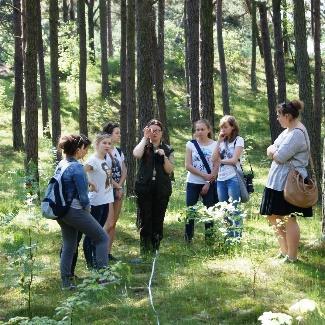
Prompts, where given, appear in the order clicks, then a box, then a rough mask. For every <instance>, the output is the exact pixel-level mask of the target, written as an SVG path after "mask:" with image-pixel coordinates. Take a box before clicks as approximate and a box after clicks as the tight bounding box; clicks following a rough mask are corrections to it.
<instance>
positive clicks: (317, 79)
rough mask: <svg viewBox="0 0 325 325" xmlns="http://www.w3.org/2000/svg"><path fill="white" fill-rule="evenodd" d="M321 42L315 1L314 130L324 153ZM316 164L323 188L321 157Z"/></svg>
mask: <svg viewBox="0 0 325 325" xmlns="http://www.w3.org/2000/svg"><path fill="white" fill-rule="evenodd" d="M320 40H321V21H320V0H314V53H315V71H314V108H315V119H314V128H315V144H319V150H318V151H317V152H321V151H322V150H321V143H322V141H321V133H322V132H321V125H322V124H321V123H322V118H324V113H323V114H322V57H321V50H320ZM316 150H317V149H316ZM314 164H315V169H316V174H317V175H319V182H318V188H321V182H320V179H321V177H320V175H321V174H322V165H321V157H320V155H316V157H315V161H314ZM323 168H324V165H323ZM324 169H325V168H324ZM323 189H324V187H323ZM320 192H321V191H320Z"/></svg>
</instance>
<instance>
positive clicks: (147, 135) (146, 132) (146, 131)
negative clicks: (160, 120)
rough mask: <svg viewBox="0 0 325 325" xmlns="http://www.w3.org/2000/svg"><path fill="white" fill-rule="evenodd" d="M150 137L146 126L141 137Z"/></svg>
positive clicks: (149, 130)
mask: <svg viewBox="0 0 325 325" xmlns="http://www.w3.org/2000/svg"><path fill="white" fill-rule="evenodd" d="M150 135H151V129H150V128H148V127H147V126H146V127H145V128H144V129H143V136H144V137H145V138H146V139H150Z"/></svg>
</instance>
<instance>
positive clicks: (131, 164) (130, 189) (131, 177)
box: [125, 0, 136, 196]
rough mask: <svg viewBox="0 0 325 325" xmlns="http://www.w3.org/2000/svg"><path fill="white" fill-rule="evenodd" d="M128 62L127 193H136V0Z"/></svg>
mask: <svg viewBox="0 0 325 325" xmlns="http://www.w3.org/2000/svg"><path fill="white" fill-rule="evenodd" d="M126 37H127V57H126V60H127V63H126V76H127V77H126V92H127V96H126V97H127V102H126V107H127V139H128V146H126V150H125V153H126V161H127V168H128V177H127V184H126V185H127V187H126V194H127V195H128V196H129V195H133V194H134V182H135V172H136V162H135V158H134V157H133V153H132V151H133V148H134V147H135V145H136V99H135V1H134V0H128V6H127V35H126Z"/></svg>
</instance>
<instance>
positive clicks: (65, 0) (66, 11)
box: [62, 0, 69, 23]
mask: <svg viewBox="0 0 325 325" xmlns="http://www.w3.org/2000/svg"><path fill="white" fill-rule="evenodd" d="M62 12H63V21H64V22H65V23H66V22H67V21H68V20H69V6H68V0H63V1H62Z"/></svg>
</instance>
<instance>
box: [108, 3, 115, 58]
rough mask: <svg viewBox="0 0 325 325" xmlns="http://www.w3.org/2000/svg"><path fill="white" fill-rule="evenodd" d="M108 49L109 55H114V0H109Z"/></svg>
mask: <svg viewBox="0 0 325 325" xmlns="http://www.w3.org/2000/svg"><path fill="white" fill-rule="evenodd" d="M107 51H108V56H109V57H112V56H113V55H114V47H113V36H112V1H111V0H107Z"/></svg>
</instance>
